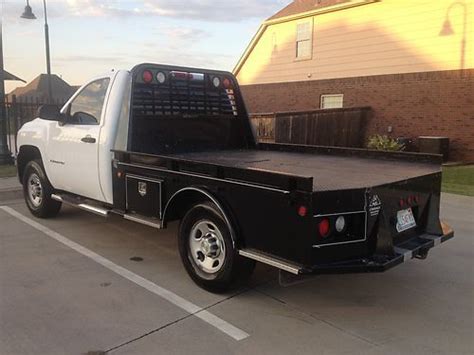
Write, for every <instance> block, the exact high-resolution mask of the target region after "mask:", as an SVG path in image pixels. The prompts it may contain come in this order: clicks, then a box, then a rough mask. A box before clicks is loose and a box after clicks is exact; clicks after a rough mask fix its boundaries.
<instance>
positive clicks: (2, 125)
mask: <svg viewBox="0 0 474 355" xmlns="http://www.w3.org/2000/svg"><path fill="white" fill-rule="evenodd" d="M7 134H8V132H7V113H6V110H5V72H4V70H3V36H2V19H1V15H0V165H3V164H11V163H12V162H13V159H12V153H11V152H10V149H9V148H8V145H7Z"/></svg>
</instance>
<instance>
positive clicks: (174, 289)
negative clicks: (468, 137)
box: [0, 195, 474, 355]
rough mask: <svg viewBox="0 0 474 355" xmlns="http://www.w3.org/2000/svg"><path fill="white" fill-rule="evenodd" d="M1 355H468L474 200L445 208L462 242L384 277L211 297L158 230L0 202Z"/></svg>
mask: <svg viewBox="0 0 474 355" xmlns="http://www.w3.org/2000/svg"><path fill="white" fill-rule="evenodd" d="M0 206H3V207H1V208H0V354H2V355H3V354H5V355H6V354H51V355H52V354H87V353H90V354H93V353H95V354H100V353H102V352H107V353H110V354H224V353H232V354H233V353H236V354H472V353H474V340H473V339H474V310H473V308H474V276H473V271H474V243H473V240H474V239H473V237H474V227H473V225H472V221H473V216H474V199H473V198H467V197H462V196H455V195H444V196H443V203H442V216H443V219H444V220H446V221H447V222H448V223H450V224H451V226H452V227H453V229H454V230H455V238H454V239H453V240H451V241H448V242H446V243H445V244H443V245H441V246H440V247H437V248H435V249H433V250H432V251H431V252H430V255H429V257H428V259H427V260H424V261H420V260H412V261H410V262H408V263H405V264H403V265H401V266H399V267H397V268H395V269H392V270H390V271H389V272H387V273H384V274H360V275H327V276H318V277H316V278H314V279H311V280H310V281H307V282H304V283H300V284H297V285H293V286H290V287H281V286H280V285H279V284H278V277H277V273H276V271H275V270H273V269H271V268H268V267H265V266H263V265H259V266H258V267H257V270H256V273H255V274H254V276H253V277H252V279H251V282H250V284H249V286H248V287H247V288H244V289H241V290H238V291H236V292H234V293H231V294H226V295H214V294H210V293H207V292H205V291H203V290H201V289H199V288H198V287H197V286H195V285H194V284H193V283H192V281H191V280H190V279H189V278H188V276H187V274H186V273H185V271H184V269H183V267H182V266H181V262H180V260H179V256H178V252H177V243H176V238H175V234H176V225H171V228H169V229H168V230H164V231H156V230H153V229H151V228H149V227H146V226H141V225H137V224H134V223H132V222H128V221H125V220H120V219H118V218H116V219H115V218H114V219H113V220H112V219H102V218H101V217H96V216H94V215H90V214H88V213H86V212H82V211H79V210H76V209H72V208H67V207H65V208H64V207H63V210H62V212H61V214H60V215H59V216H58V218H56V219H52V220H37V219H34V218H33V217H32V216H31V215H30V214H29V213H28V212H27V210H26V207H25V206H24V204H23V201H21V200H15V201H9V202H8V201H3V202H2V201H0Z"/></svg>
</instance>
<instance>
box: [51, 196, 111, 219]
mask: <svg viewBox="0 0 474 355" xmlns="http://www.w3.org/2000/svg"><path fill="white" fill-rule="evenodd" d="M51 198H52V199H53V200H55V201H58V202H62V203H65V204H66V205H69V206H73V207H77V208H80V209H81V210H84V211H87V212H92V213H94V214H96V215H98V216H101V217H107V216H108V214H109V212H110V210H108V209H106V208H103V207H98V206H92V205H89V204H87V203H82V202H81V203H76V202H75V201H73V200H72V199H71V198H67V197H66V196H65V197H62V196H60V195H56V194H52V195H51Z"/></svg>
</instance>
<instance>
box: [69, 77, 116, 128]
mask: <svg viewBox="0 0 474 355" xmlns="http://www.w3.org/2000/svg"><path fill="white" fill-rule="evenodd" d="M109 82H110V79H109V78H105V79H99V80H96V81H93V82H92V83H90V84H89V85H87V86H86V87H85V88H84V89H82V91H81V92H80V93H79V95H77V96H76V98H75V99H74V100H73V101H72V102H71V105H70V107H69V115H70V116H69V120H68V123H70V124H77V125H98V124H99V123H100V117H101V115H102V108H103V107H104V100H105V94H106V92H107V88H108V86H109Z"/></svg>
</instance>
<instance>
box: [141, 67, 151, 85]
mask: <svg viewBox="0 0 474 355" xmlns="http://www.w3.org/2000/svg"><path fill="white" fill-rule="evenodd" d="M142 79H143V81H144V82H145V83H147V84H149V83H151V82H152V81H153V73H152V72H151V71H149V70H144V71H143V73H142Z"/></svg>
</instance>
